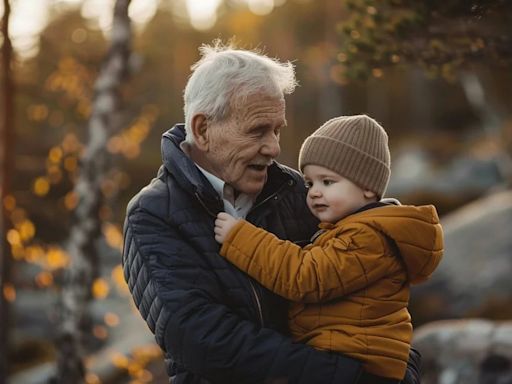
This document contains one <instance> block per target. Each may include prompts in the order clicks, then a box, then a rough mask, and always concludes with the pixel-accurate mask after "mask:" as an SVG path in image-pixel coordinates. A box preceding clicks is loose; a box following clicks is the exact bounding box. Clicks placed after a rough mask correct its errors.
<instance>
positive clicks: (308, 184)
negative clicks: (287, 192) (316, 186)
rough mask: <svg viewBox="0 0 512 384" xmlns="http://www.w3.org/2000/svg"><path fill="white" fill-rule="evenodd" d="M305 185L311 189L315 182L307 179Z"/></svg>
mask: <svg viewBox="0 0 512 384" xmlns="http://www.w3.org/2000/svg"><path fill="white" fill-rule="evenodd" d="M304 186H305V187H306V189H309V188H311V187H312V186H313V183H312V182H311V181H305V182H304Z"/></svg>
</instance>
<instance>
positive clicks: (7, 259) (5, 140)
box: [0, 0, 14, 384]
mask: <svg viewBox="0 0 512 384" xmlns="http://www.w3.org/2000/svg"><path fill="white" fill-rule="evenodd" d="M3 3H4V15H3V17H2V35H3V45H2V76H1V77H2V80H3V82H2V94H3V98H2V107H1V109H0V113H1V117H0V119H1V122H0V129H1V130H2V131H1V139H0V143H1V146H2V148H0V156H1V159H0V162H1V167H2V168H1V174H0V212H1V213H0V234H1V235H0V243H1V244H0V247H1V250H0V252H1V254H0V384H4V383H6V381H7V358H8V351H9V338H8V335H9V318H10V316H9V312H10V311H9V301H8V300H7V297H6V293H7V292H6V289H5V287H6V286H7V285H8V284H9V282H10V270H11V247H10V245H9V244H8V242H7V238H6V235H7V231H8V230H9V229H10V227H11V226H10V219H9V217H8V214H7V211H6V208H5V204H4V202H5V198H6V197H7V196H9V194H10V193H11V191H10V187H11V180H10V178H11V174H12V172H13V164H14V161H13V156H14V145H13V144H14V124H13V122H14V108H13V101H14V84H13V79H12V72H11V61H12V45H11V40H10V37H9V17H10V13H11V8H10V4H9V1H8V0H4V2H3ZM1 372H4V373H1Z"/></svg>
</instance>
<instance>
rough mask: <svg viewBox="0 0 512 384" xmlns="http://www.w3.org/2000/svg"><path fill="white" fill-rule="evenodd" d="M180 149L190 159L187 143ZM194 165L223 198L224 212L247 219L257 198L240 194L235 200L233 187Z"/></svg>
mask: <svg viewBox="0 0 512 384" xmlns="http://www.w3.org/2000/svg"><path fill="white" fill-rule="evenodd" d="M180 148H181V150H182V151H183V153H185V154H186V155H187V156H189V157H190V155H189V153H190V152H189V147H188V144H187V143H186V142H185V141H184V142H182V143H181V145H180ZM191 160H192V159H191ZM194 164H195V166H196V167H197V169H199V170H200V171H201V172H202V173H203V175H204V176H205V177H206V179H207V180H208V181H209V182H210V184H211V185H212V187H213V189H215V192H217V194H218V195H219V196H220V197H221V198H222V201H223V202H224V211H225V212H226V213H229V214H230V215H231V216H233V217H236V218H237V219H245V217H246V216H247V214H248V213H249V211H250V210H251V208H252V206H253V204H254V201H255V200H256V196H253V195H248V194H246V193H239V194H238V196H237V197H236V199H235V189H234V188H233V187H232V186H231V185H229V184H226V182H225V181H224V180H222V179H219V178H218V177H217V176H215V175H213V174H211V173H210V172H208V171H207V170H205V169H203V168H201V167H200V166H199V165H197V164H196V163H195V162H194Z"/></svg>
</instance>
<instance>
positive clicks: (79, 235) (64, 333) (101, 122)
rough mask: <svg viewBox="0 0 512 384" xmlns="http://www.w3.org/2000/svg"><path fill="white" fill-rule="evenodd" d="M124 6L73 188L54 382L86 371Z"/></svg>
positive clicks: (122, 68) (120, 72) (124, 39)
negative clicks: (73, 205)
mask: <svg viewBox="0 0 512 384" xmlns="http://www.w3.org/2000/svg"><path fill="white" fill-rule="evenodd" d="M129 4H130V0H117V1H116V3H115V6H114V21H113V27H112V41H111V47H110V50H109V52H108V53H107V56H106V58H105V61H104V63H103V67H102V68H101V70H100V73H99V76H98V78H97V80H96V83H95V87H94V97H93V103H92V113H91V117H90V119H89V122H88V131H89V140H88V143H87V145H86V148H85V152H84V154H83V156H82V158H81V170H80V174H79V177H78V180H77V183H76V185H75V187H74V193H75V194H76V198H77V201H78V204H77V206H76V208H75V211H74V223H73V225H72V228H71V231H70V235H69V239H68V242H67V246H66V251H67V253H68V254H69V255H70V258H71V265H70V267H69V269H67V270H66V272H65V279H64V285H63V289H62V305H61V314H60V316H61V321H60V323H61V324H60V327H59V336H58V340H57V347H58V361H57V377H56V381H57V382H58V383H81V382H83V379H84V375H85V369H84V365H83V357H84V351H83V349H84V348H83V346H84V340H85V338H86V337H87V336H89V329H88V322H89V319H88V303H89V301H90V299H91V290H92V284H93V281H94V278H95V277H96V276H97V272H98V256H97V252H96V250H95V246H94V244H95V240H96V239H97V238H98V237H99V236H100V234H101V227H100V220H99V209H100V207H101V203H102V192H101V183H102V181H103V180H104V178H105V175H106V172H107V169H108V168H107V163H108V156H109V155H108V151H107V142H108V139H109V137H110V136H112V135H113V133H114V132H116V131H117V130H118V129H119V126H120V115H119V112H120V107H121V95H120V91H121V88H122V85H123V81H124V80H125V79H126V78H127V76H128V74H129V59H130V53H131V38H132V32H131V23H130V19H129V17H128V7H129Z"/></svg>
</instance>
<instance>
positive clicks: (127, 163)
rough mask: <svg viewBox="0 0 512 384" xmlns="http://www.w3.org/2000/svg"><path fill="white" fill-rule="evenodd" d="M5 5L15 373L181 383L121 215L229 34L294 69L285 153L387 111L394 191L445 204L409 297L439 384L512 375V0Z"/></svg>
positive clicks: (6, 235) (7, 214)
mask: <svg viewBox="0 0 512 384" xmlns="http://www.w3.org/2000/svg"><path fill="white" fill-rule="evenodd" d="M0 15H3V16H2V21H1V23H2V24H1V26H2V31H1V32H2V33H1V36H0V44H1V45H2V62H1V64H0V65H1V68H2V72H1V74H0V79H1V82H2V83H1V84H2V92H1V99H2V104H1V107H0V114H1V122H0V124H1V125H0V129H1V131H0V132H1V133H0V134H1V136H0V164H1V169H0V176H1V179H0V185H1V187H2V188H1V204H2V216H1V218H0V225H1V228H2V243H1V246H2V253H1V257H0V267H1V281H0V282H1V289H2V290H1V293H2V294H1V295H0V296H1V306H0V319H1V323H0V335H1V337H0V384H3V383H8V382H9V383H20V384H26V383H43V382H54V383H59V382H60V383H74V382H81V381H80V380H81V379H73V378H72V376H71V374H70V373H69V372H75V373H76V372H79V374H78V376H77V377H83V381H84V382H86V383H151V382H154V383H165V382H167V381H166V380H167V379H166V377H165V374H164V372H163V362H162V358H161V355H160V352H159V349H158V347H156V346H155V344H154V342H153V338H152V335H151V333H150V332H149V330H148V329H147V327H146V325H145V323H143V322H142V320H141V319H140V316H139V315H138V312H137V310H136V309H134V307H133V304H132V299H131V297H130V295H129V293H128V290H127V287H126V285H125V283H124V278H123V274H122V269H121V266H120V261H121V257H120V251H121V248H122V223H123V219H124V212H125V209H126V205H127V203H128V201H129V199H130V198H131V197H132V196H133V195H134V194H135V193H136V192H137V191H139V190H140V189H141V188H142V187H143V186H144V185H145V184H147V183H148V182H149V181H150V180H151V178H152V177H154V176H155V175H156V171H157V169H158V167H159V165H160V137H161V135H162V133H163V132H164V131H166V130H167V129H169V128H170V127H171V126H172V125H174V124H175V123H178V122H182V121H183V112H182V108H183V103H182V92H183V88H184V86H185V83H186V81H187V78H188V76H189V74H190V66H191V65H192V64H193V63H194V62H195V61H196V60H198V58H199V53H198V47H199V46H200V45H201V44H204V43H211V42H212V41H213V40H214V39H216V38H220V39H222V40H223V41H228V40H230V39H233V40H234V41H235V42H236V43H237V44H238V46H240V47H242V48H248V49H259V50H261V51H263V52H265V53H267V54H268V55H269V56H271V57H276V58H278V59H280V60H290V61H292V62H293V63H294V65H295V66H296V71H297V77H298V80H299V82H300V87H299V88H298V89H297V90H296V92H295V93H294V94H293V95H290V96H288V97H287V120H288V127H287V128H286V129H285V130H284V131H283V132H282V136H281V148H282V152H281V155H280V159H279V160H280V161H281V162H283V163H285V164H287V165H290V166H292V167H296V159H297V155H298V151H299V148H300V145H301V143H302V141H303V139H304V138H305V137H306V136H308V135H309V134H310V133H311V132H312V131H314V130H315V129H316V128H318V127H319V126H320V125H321V124H322V123H323V122H324V121H325V120H327V119H329V118H332V117H335V116H338V115H349V114H359V113H366V114H369V115H370V116H372V117H374V118H375V119H377V120H378V121H379V122H381V123H382V125H383V126H384V127H385V129H386V130H387V131H388V133H389V136H390V146H391V152H392V177H391V183H390V186H389V188H388V192H387V195H388V197H391V196H392V197H397V198H398V199H399V200H401V201H402V203H405V204H423V203H433V204H435V205H436V207H437V208H438V211H439V213H440V216H441V219H442V223H443V225H444V228H445V235H446V239H445V241H446V254H445V258H444V260H443V262H442V265H441V266H440V268H439V270H438V271H436V273H435V274H434V277H433V278H432V280H431V281H429V282H428V283H427V284H423V285H420V286H418V287H415V288H414V289H413V292H412V297H411V312H412V315H413V321H414V325H415V327H416V331H415V345H416V346H417V347H418V348H419V349H420V350H421V352H422V353H423V355H424V357H423V359H424V360H423V362H424V374H423V382H425V383H427V384H428V383H443V384H444V383H446V384H450V383H465V384H467V383H502V384H503V383H512V325H511V322H510V319H512V283H511V279H510V276H512V192H511V190H510V186H511V181H512V103H511V99H512V70H511V68H512V66H511V64H512V29H511V28H510V25H511V23H512V3H511V2H510V1H508V0H495V1H492V0H487V1H486V0H475V1H473V0H472V1H465V0H458V1H457V0H444V1H438V0H433V1H408V0H381V1H377V0H132V1H131V2H130V1H128V0H117V1H116V0H2V3H0ZM73 361H75V362H76V364H75V365H74V366H73V364H72V363H70V362H73ZM66 364H67V366H66ZM66 372H68V373H66Z"/></svg>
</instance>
